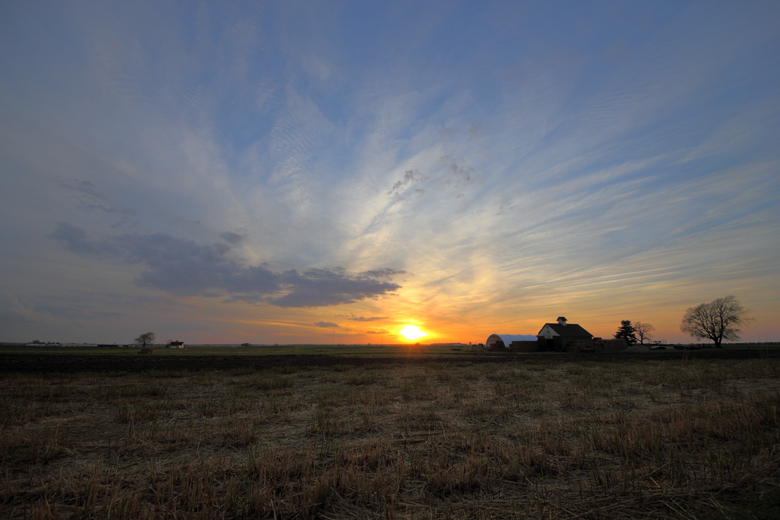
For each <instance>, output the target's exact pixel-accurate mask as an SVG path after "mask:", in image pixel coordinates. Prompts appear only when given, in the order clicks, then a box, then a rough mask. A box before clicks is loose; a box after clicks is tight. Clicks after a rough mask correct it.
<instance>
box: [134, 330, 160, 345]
mask: <svg viewBox="0 0 780 520" xmlns="http://www.w3.org/2000/svg"><path fill="white" fill-rule="evenodd" d="M155 337H156V336H155V335H154V332H144V333H143V334H141V335H140V336H138V337H137V338H135V339H134V340H133V341H135V342H136V343H138V344H139V345H141V348H146V345H151V344H152V341H154V338H155Z"/></svg>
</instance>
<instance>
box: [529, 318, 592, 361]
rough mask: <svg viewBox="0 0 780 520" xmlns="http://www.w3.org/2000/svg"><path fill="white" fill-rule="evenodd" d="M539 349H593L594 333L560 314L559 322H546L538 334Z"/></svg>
mask: <svg viewBox="0 0 780 520" xmlns="http://www.w3.org/2000/svg"><path fill="white" fill-rule="evenodd" d="M537 337H538V338H539V350H553V351H555V352H583V351H590V352H592V351H593V334H591V333H590V332H588V331H587V330H585V329H583V328H582V327H580V326H579V325H577V324H575V323H566V318H564V317H563V316H560V317H559V318H558V320H557V323H545V324H544V327H542V330H540V331H539V334H537Z"/></svg>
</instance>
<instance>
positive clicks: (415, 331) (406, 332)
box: [398, 325, 428, 341]
mask: <svg viewBox="0 0 780 520" xmlns="http://www.w3.org/2000/svg"><path fill="white" fill-rule="evenodd" d="M398 333H399V334H400V335H401V336H403V337H404V338H406V339H407V340H408V341H414V340H416V339H420V338H422V337H424V336H427V335H428V334H427V333H426V332H423V331H421V330H420V329H419V328H417V327H415V326H414V325H407V326H406V327H404V328H402V329H401V330H399V331H398Z"/></svg>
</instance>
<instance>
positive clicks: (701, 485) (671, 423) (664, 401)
mask: <svg viewBox="0 0 780 520" xmlns="http://www.w3.org/2000/svg"><path fill="white" fill-rule="evenodd" d="M564 359H567V358H565V357H550V358H549V359H544V358H540V357H534V358H528V359H523V358H522V356H520V357H517V356H515V357H514V358H513V360H510V359H507V360H506V361H503V362H496V361H495V360H490V362H485V363H478V362H471V361H463V360H457V359H454V360H452V361H449V362H444V361H440V360H430V361H423V362H419V360H418V362H409V361H408V360H404V359H398V360H388V359H385V360H382V361H381V362H368V363H362V364H346V363H345V364H328V365H326V366H325V365H322V364H317V363H314V364H311V365H307V364H306V363H298V364H296V365H288V366H274V367H270V368H262V367H258V366H255V365H251V364H250V363H247V365H246V366H244V367H241V366H238V367H234V368H229V369H224V370H199V371H197V372H193V371H189V370H172V369H166V370H147V371H144V372H141V373H126V372H113V373H112V372H95V373H74V374H65V373H56V372H55V373H47V374H23V373H4V374H0V396H2V397H1V398H0V409H2V415H1V419H0V420H1V421H2V422H1V424H0V457H1V462H0V492H2V500H1V501H0V502H1V503H2V505H1V506H0V517H3V518H69V517H76V518H223V517H224V518H350V517H358V518H410V519H411V518H448V517H451V518H526V517H534V518H670V517H671V518H777V517H780V506H778V504H780V491H779V488H778V485H779V484H780V417H778V407H779V406H780V359H777V358H767V359H760V358H759V359H731V360H729V359H720V360H719V359H707V360H699V359H693V360H690V359H687V360H686V359H669V360H658V359H643V358H641V356H638V357H637V359H636V360H622V361H620V362H608V361H588V360H582V359H583V358H578V359H580V360H579V361H577V362H563V361H562V360H564Z"/></svg>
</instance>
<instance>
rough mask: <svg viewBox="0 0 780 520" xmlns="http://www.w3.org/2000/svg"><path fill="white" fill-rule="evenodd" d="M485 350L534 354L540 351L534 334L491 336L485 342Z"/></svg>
mask: <svg viewBox="0 0 780 520" xmlns="http://www.w3.org/2000/svg"><path fill="white" fill-rule="evenodd" d="M485 349H486V350H512V351H515V352H533V351H535V350H539V344H538V340H537V338H536V336H535V335H533V334H491V335H490V336H488V339H487V340H486V341H485Z"/></svg>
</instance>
